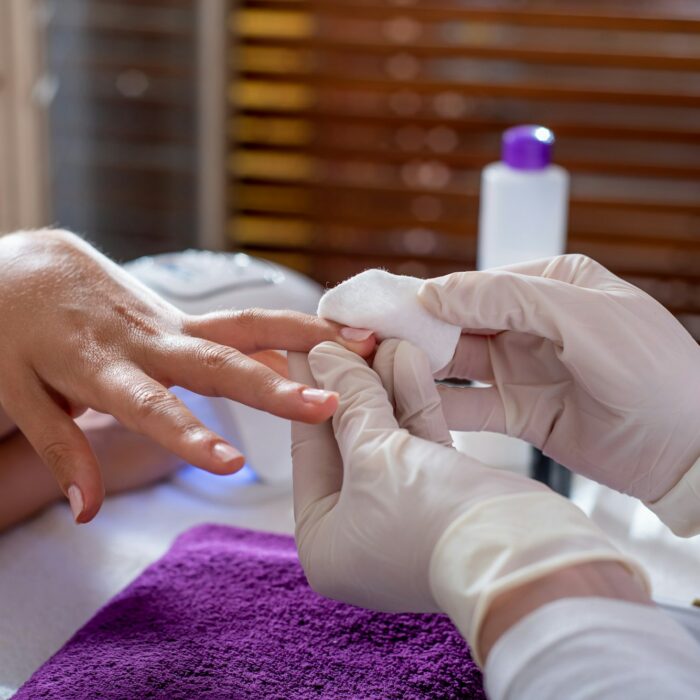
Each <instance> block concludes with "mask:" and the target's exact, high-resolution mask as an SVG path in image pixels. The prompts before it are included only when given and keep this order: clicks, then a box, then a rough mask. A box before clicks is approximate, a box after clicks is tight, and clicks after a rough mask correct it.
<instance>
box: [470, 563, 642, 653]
mask: <svg viewBox="0 0 700 700" xmlns="http://www.w3.org/2000/svg"><path fill="white" fill-rule="evenodd" d="M592 597H595V598H608V599H614V600H626V601H629V602H632V603H639V604H642V605H651V604H652V602H651V599H650V598H649V595H648V594H647V592H646V591H645V590H644V589H643V588H642V586H641V585H640V584H639V582H638V581H637V580H636V579H635V578H634V576H633V575H632V573H631V572H630V570H629V569H627V568H626V567H625V566H623V565H622V564H621V563H619V562H616V561H592V562H586V563H583V564H578V565H576V566H570V567H566V568H564V569H560V570H558V571H553V572H551V573H550V574H547V575H545V576H543V577H542V578H539V579H535V580H533V581H529V582H528V583H525V584H523V585H522V586H518V587H516V588H513V589H511V590H509V591H506V592H505V593H502V594H501V595H498V596H496V597H495V598H494V599H493V601H492V602H491V605H490V607H489V609H488V611H487V613H486V614H485V615H484V622H483V625H482V627H481V632H480V635H479V640H478V646H479V649H480V650H481V654H482V656H483V658H484V660H486V659H487V658H488V655H489V652H490V651H491V649H492V647H493V645H494V644H495V643H496V641H498V639H499V638H500V637H501V636H502V635H503V634H504V633H505V632H507V631H508V630H509V629H510V628H511V627H513V625H515V624H516V623H517V622H519V621H520V620H521V619H523V618H524V617H526V616H527V615H529V614H530V613H532V612H534V611H535V610H537V609H539V608H541V607H543V606H545V605H547V604H548V603H552V602H554V601H555V600H560V599H562V598H592Z"/></svg>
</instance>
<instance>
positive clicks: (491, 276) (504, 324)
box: [418, 270, 602, 345]
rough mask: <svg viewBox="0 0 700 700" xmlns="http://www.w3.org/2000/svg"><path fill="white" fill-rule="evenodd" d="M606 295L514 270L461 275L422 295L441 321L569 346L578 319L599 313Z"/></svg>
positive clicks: (432, 285)
mask: <svg viewBox="0 0 700 700" xmlns="http://www.w3.org/2000/svg"><path fill="white" fill-rule="evenodd" d="M601 294H602V292H600V291H598V290H595V289H585V288H582V287H577V286H575V285H572V284H569V283H567V282H563V281H560V280H555V279H551V278H544V277H534V276H530V275H521V274H519V273H517V272H511V271H509V270H484V271H482V272H456V273H454V274H452V275H449V276H448V277H446V278H443V279H442V280H441V281H428V282H425V283H424V284H423V286H422V287H421V288H420V290H419V292H418V298H419V299H420V301H421V302H422V304H423V305H424V306H425V308H426V309H427V310H428V311H429V312H430V313H431V314H433V315H434V316H436V317H437V318H440V319H442V320H443V321H447V322H448V323H452V324H455V325H459V326H461V327H462V328H463V329H466V330H469V331H476V332H479V331H482V332H483V331H484V330H485V329H488V330H490V331H492V332H500V331H508V330H510V331H519V332H521V333H531V334H534V335H537V336H539V337H542V338H547V339H549V340H551V341H552V342H554V343H557V344H558V345H562V344H563V343H564V339H565V335H566V334H567V326H569V327H570V326H571V324H572V319H579V320H581V319H583V318H588V317H590V316H591V314H593V313H594V310H595V308H596V306H597V303H596V302H597V301H598V300H599V299H600V295H601Z"/></svg>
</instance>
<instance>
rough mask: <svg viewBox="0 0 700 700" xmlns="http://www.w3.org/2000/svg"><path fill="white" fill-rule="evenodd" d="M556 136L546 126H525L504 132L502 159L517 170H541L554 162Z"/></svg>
mask: <svg viewBox="0 0 700 700" xmlns="http://www.w3.org/2000/svg"><path fill="white" fill-rule="evenodd" d="M553 146H554V134H553V133H552V132H551V131H550V130H549V129H548V128H547V127H545V126H538V125H537V124H523V125H522V126H514V127H512V128H511V129H507V130H506V131H504V132H503V140H502V142H501V159H502V160H503V162H504V163H507V164H508V165H510V167H511V168H515V169H516V170H541V169H542V168H546V167H547V166H548V165H549V164H550V162H551V161H552V147H553Z"/></svg>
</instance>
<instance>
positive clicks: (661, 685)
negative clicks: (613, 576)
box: [484, 597, 700, 700]
mask: <svg viewBox="0 0 700 700" xmlns="http://www.w3.org/2000/svg"><path fill="white" fill-rule="evenodd" d="M484 676H485V685H486V691H487V693H488V696H489V698H490V700H559V698H568V699H569V700H626V699H627V698H640V699H641V698H674V699H676V700H686V699H687V700H690V699H691V698H692V699H693V700H694V699H695V698H697V690H698V688H700V646H698V644H697V642H696V641H695V640H694V639H693V638H692V637H691V636H690V635H689V634H688V632H687V631H686V630H685V629H683V628H682V627H681V626H680V625H679V624H677V623H676V622H675V621H674V620H672V619H671V618H669V617H668V616H666V615H665V614H664V613H663V612H662V611H661V610H659V609H657V608H655V607H653V606H650V605H640V604H638V603H633V602H629V601H628V600H615V599H611V598H593V597H584V598H562V599H559V600H555V601H554V602H552V603H548V604H546V605H544V606H542V607H540V608H538V609H537V610H535V611H534V612H532V613H530V614H529V615H527V616H525V617H524V618H523V619H521V620H520V621H519V622H517V623H515V625H514V626H513V627H511V628H510V629H509V630H507V631H506V632H505V634H503V635H502V636H501V637H500V639H499V640H498V641H497V642H496V643H495V645H494V646H493V649H492V650H491V653H490V655H489V659H488V662H487V663H486V667H485V669H484Z"/></svg>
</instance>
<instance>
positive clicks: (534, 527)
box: [430, 492, 650, 665]
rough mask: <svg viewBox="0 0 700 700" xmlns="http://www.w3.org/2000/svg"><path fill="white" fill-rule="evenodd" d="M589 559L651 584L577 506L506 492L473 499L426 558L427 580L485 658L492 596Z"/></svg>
mask: <svg viewBox="0 0 700 700" xmlns="http://www.w3.org/2000/svg"><path fill="white" fill-rule="evenodd" d="M524 523H527V526H526V527H524V526H523V525H524ZM593 561H615V562H619V563H620V564H622V565H623V566H625V567H626V568H627V569H629V571H630V572H631V573H632V574H633V575H634V576H635V577H636V579H637V580H638V581H639V583H640V584H641V585H642V587H643V588H644V589H645V590H647V591H649V590H650V586H649V580H648V578H647V575H646V573H645V572H644V570H643V569H642V568H641V567H640V566H639V565H638V564H637V563H636V562H635V561H634V560H632V559H630V558H628V557H627V556H625V555H624V554H622V553H621V552H619V551H618V550H617V549H616V548H615V547H614V546H613V545H612V544H611V543H610V542H609V540H608V539H607V537H606V536H605V534H604V533H603V532H602V530H600V529H599V528H598V527H597V526H596V525H595V524H594V523H592V522H591V521H590V520H589V519H588V518H587V517H586V516H585V515H584V513H583V512H582V511H581V510H579V508H577V507H576V506H575V505H573V504H572V503H570V502H569V501H567V500H566V499H564V498H561V497H559V496H556V495H554V494H552V493H548V492H531V493H522V494H514V495H513V494H511V495H505V496H502V497H495V498H491V499H489V500H486V501H482V502H480V503H477V504H475V505H474V506H473V507H471V508H469V510H468V511H466V512H465V513H464V514H463V515H461V516H460V517H459V518H458V519H457V520H455V521H454V522H453V523H452V525H451V526H450V527H448V528H447V530H446V531H445V532H444V533H443V535H442V536H441V537H440V539H439V540H438V543H437V545H436V546H435V549H434V550H433V554H432V557H431V560H430V587H431V590H432V593H433V596H434V597H435V600H436V602H437V603H438V605H439V606H440V608H441V609H442V610H444V611H445V612H446V613H447V614H448V615H449V616H450V618H451V619H452V621H453V622H454V623H455V625H456V626H457V628H458V629H459V630H460V632H461V633H462V635H463V636H464V637H465V638H466V639H467V640H469V643H470V645H471V649H472V652H473V655H474V659H475V661H476V662H477V663H479V664H480V665H483V659H482V657H481V654H480V650H479V637H480V629H481V625H482V623H483V620H484V617H485V615H486V613H487V612H488V609H489V606H490V604H491V603H492V601H493V600H494V598H496V597H497V596H499V595H500V594H502V593H504V592H506V591H508V590H511V589H513V588H517V587H519V586H521V585H523V584H525V583H528V582H530V581H534V580H537V579H539V578H542V577H543V576H545V575H547V574H549V573H551V572H553V571H557V570H559V569H564V568H566V567H569V566H574V565H576V564H582V563H585V562H593Z"/></svg>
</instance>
